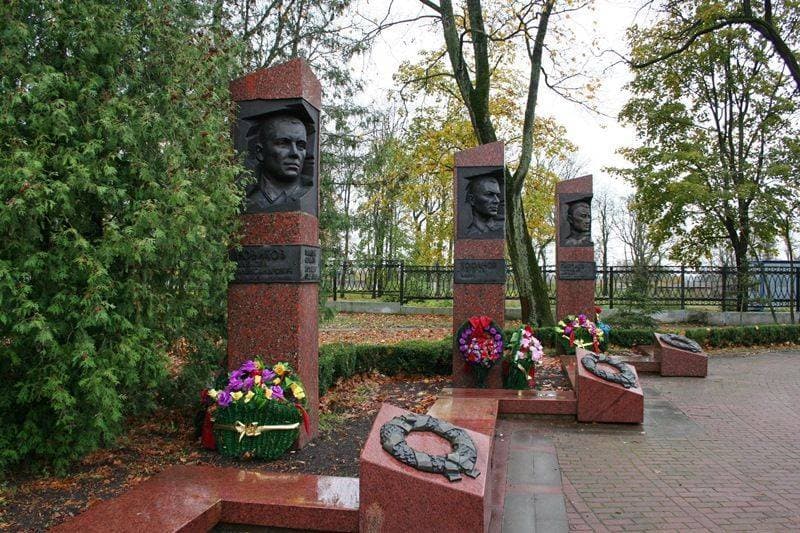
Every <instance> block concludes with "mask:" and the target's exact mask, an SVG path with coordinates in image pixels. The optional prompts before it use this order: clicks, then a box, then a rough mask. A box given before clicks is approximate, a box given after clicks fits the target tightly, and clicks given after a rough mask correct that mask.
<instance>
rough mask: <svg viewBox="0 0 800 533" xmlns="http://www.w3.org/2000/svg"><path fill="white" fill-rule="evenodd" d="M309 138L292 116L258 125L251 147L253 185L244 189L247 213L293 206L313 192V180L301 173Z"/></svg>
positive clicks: (288, 115)
mask: <svg viewBox="0 0 800 533" xmlns="http://www.w3.org/2000/svg"><path fill="white" fill-rule="evenodd" d="M308 137H309V136H308V129H307V126H306V124H304V123H303V121H302V120H300V119H299V118H297V117H295V116H293V115H291V114H276V115H272V116H270V117H268V118H267V119H265V120H264V121H263V122H262V123H261V124H260V126H259V128H258V133H257V135H256V140H255V143H254V144H252V145H251V153H253V154H254V156H255V177H256V182H255V183H254V184H253V185H251V186H250V187H249V188H248V190H247V200H246V212H247V213H259V212H263V211H270V210H272V209H273V208H280V207H281V206H285V205H287V204H296V203H297V201H298V200H300V199H301V198H302V197H303V196H305V195H306V194H308V192H309V191H310V190H312V188H313V184H314V182H313V179H312V177H311V176H308V175H305V174H304V173H303V169H304V164H305V161H306V156H307V154H308V150H309V147H308V143H309V139H308Z"/></svg>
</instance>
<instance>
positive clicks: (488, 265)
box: [453, 259, 506, 283]
mask: <svg viewBox="0 0 800 533" xmlns="http://www.w3.org/2000/svg"><path fill="white" fill-rule="evenodd" d="M453 281H454V282H455V283H505V282H506V262H505V260H504V259H456V264H455V271H454V275H453Z"/></svg>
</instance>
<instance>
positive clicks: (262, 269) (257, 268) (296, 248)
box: [230, 244, 320, 283]
mask: <svg viewBox="0 0 800 533" xmlns="http://www.w3.org/2000/svg"><path fill="white" fill-rule="evenodd" d="M230 258H231V260H233V261H236V275H235V277H234V279H233V282H232V283H303V282H314V283H316V282H319V278H320V276H319V248H317V247H315V246H304V245H298V244H287V245H273V246H243V247H242V249H241V250H231V252H230Z"/></svg>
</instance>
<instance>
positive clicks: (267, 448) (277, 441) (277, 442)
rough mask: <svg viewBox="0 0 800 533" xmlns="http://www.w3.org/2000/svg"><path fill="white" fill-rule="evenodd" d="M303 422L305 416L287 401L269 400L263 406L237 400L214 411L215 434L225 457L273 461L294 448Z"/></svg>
mask: <svg viewBox="0 0 800 533" xmlns="http://www.w3.org/2000/svg"><path fill="white" fill-rule="evenodd" d="M301 424H302V415H301V414H300V412H299V411H298V410H297V408H296V407H295V406H294V405H292V404H290V403H288V402H284V401H277V400H272V401H268V402H266V403H265V404H264V407H263V408H261V409H258V408H256V406H255V405H249V404H241V403H238V402H236V403H232V404H231V405H230V406H228V407H225V408H219V409H217V411H216V412H215V413H214V437H215V439H216V441H217V450H218V451H219V452H220V453H221V454H222V455H225V456H226V457H239V458H251V457H253V458H258V459H267V460H271V459H277V458H278V457H280V456H281V455H283V454H284V453H286V452H287V451H288V450H289V448H291V447H292V444H294V442H295V440H297V436H298V434H299V433H300V426H301ZM270 426H279V427H278V428H275V427H270Z"/></svg>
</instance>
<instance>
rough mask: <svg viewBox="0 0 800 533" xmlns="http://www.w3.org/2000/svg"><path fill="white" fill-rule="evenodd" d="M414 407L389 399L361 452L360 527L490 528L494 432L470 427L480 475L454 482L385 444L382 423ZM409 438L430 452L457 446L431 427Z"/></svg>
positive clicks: (368, 531)
mask: <svg viewBox="0 0 800 533" xmlns="http://www.w3.org/2000/svg"><path fill="white" fill-rule="evenodd" d="M408 413H409V411H406V410H404V409H400V408H399V407H395V406H392V405H389V404H383V407H382V408H381V410H380V412H379V413H378V416H377V417H376V418H375V422H374V424H373V426H372V430H371V431H370V434H369V437H368V438H367V442H366V444H364V449H363V450H362V452H361V459H360V466H359V485H360V489H359V502H360V509H359V513H360V515H359V531H361V532H362V533H377V532H381V533H390V532H406V531H437V532H449V531H452V532H458V533H470V532H475V533H479V532H484V531H487V529H488V527H489V520H490V515H491V505H490V498H489V494H488V488H489V485H488V484H489V483H490V472H489V458H490V454H491V449H492V448H491V446H492V438H491V437H489V436H487V435H484V434H482V433H478V432H474V431H470V430H467V433H468V434H469V436H470V437H471V438H472V440H473V441H474V443H475V445H476V448H477V450H478V460H477V463H476V469H477V470H478V471H479V472H480V475H479V476H478V477H477V478H474V479H473V478H471V477H468V476H466V475H465V476H462V479H461V480H460V481H455V482H450V481H448V480H447V478H445V477H444V476H443V475H440V474H433V473H428V472H421V471H419V470H416V469H414V468H412V467H410V466H407V465H405V464H403V463H401V462H400V461H399V460H397V459H395V458H394V457H392V456H391V455H389V453H387V452H386V451H385V450H384V449H383V448H382V447H381V442H380V428H381V426H382V425H383V424H385V423H386V422H388V421H389V420H391V419H392V418H394V417H395V416H401V415H404V414H408ZM407 442H408V443H409V444H410V445H411V446H412V447H413V448H415V449H417V450H421V451H424V452H426V453H429V454H436V455H446V454H448V453H450V451H451V447H450V444H449V443H447V442H446V441H445V440H444V439H441V438H440V437H438V436H436V435H433V434H431V433H417V432H412V433H411V434H410V435H409V436H408V438H407Z"/></svg>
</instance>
